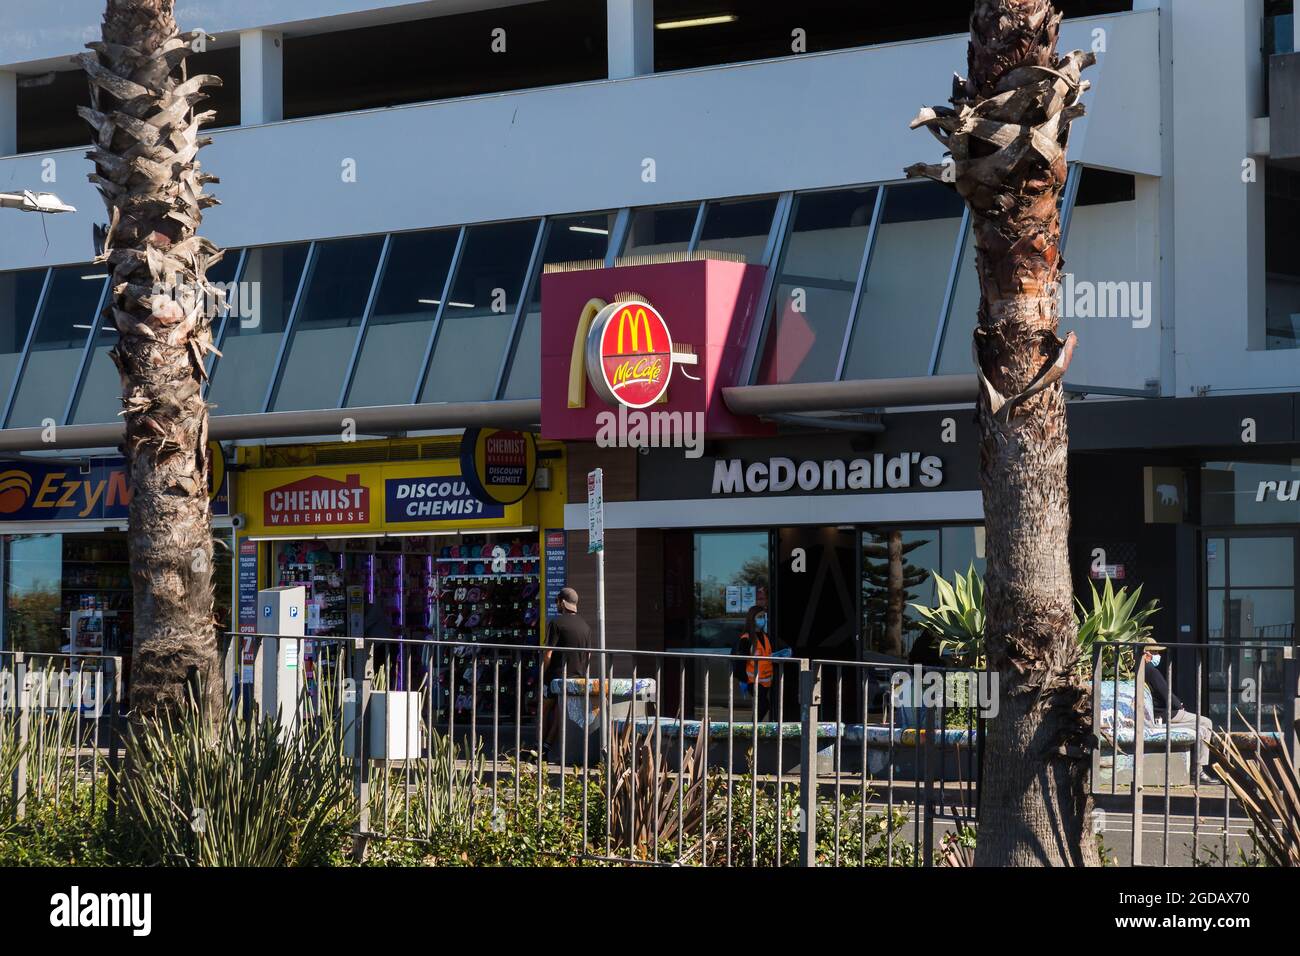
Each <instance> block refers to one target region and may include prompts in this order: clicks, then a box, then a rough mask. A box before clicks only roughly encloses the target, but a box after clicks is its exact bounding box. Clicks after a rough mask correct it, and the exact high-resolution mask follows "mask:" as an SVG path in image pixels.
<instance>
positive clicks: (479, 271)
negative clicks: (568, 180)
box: [420, 220, 537, 402]
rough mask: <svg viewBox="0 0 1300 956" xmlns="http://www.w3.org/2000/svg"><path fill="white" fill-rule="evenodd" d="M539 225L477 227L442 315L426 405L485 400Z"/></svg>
mask: <svg viewBox="0 0 1300 956" xmlns="http://www.w3.org/2000/svg"><path fill="white" fill-rule="evenodd" d="M536 240H537V221H536V220H532V221H526V222H502V223H493V224H491V225H485V226H474V227H473V228H471V229H470V230H469V233H468V235H467V236H466V237H465V251H464V253H463V254H462V257H461V262H460V266H459V268H457V270H456V277H455V279H453V280H452V290H451V297H450V298H449V299H448V301H447V308H445V309H444V310H443V312H442V326H441V328H440V329H439V330H438V342H437V345H436V346H435V350H434V355H433V362H432V363H431V365H430V368H429V377H428V378H427V379H425V382H424V388H423V389H422V390H421V392H420V401H421V402H485V401H490V400H492V399H493V398H495V397H496V394H495V390H496V379H497V373H498V372H499V371H500V368H501V357H502V355H503V354H504V352H505V348H506V344H507V342H508V341H509V339H510V327H511V325H512V324H513V323H514V314H515V307H516V306H517V305H518V303H519V294H520V290H521V289H522V287H523V284H524V273H525V272H527V271H528V259H529V257H530V256H531V255H532V252H533V244H534V243H535V242H536Z"/></svg>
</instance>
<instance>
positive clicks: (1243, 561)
mask: <svg viewBox="0 0 1300 956" xmlns="http://www.w3.org/2000/svg"><path fill="white" fill-rule="evenodd" d="M1298 549H1300V535H1297V534H1296V532H1295V531H1293V530H1290V529H1277V530H1267V529H1251V530H1249V531H1243V530H1237V531H1207V532H1206V533H1205V535H1204V546H1203V552H1202V553H1203V558H1204V580H1205V622H1206V640H1207V642H1208V644H1209V645H1210V648H1211V650H1210V652H1209V657H1208V664H1207V668H1206V669H1207V671H1208V673H1207V674H1206V678H1205V681H1206V683H1205V690H1206V691H1207V692H1208V698H1207V701H1208V705H1209V706H1208V711H1209V714H1210V716H1211V717H1212V718H1213V719H1214V721H1215V723H1216V724H1219V725H1224V724H1225V723H1226V722H1227V718H1228V716H1229V707H1231V712H1232V727H1233V729H1244V726H1245V723H1244V722H1246V721H1248V722H1249V723H1251V724H1255V723H1256V722H1257V721H1258V720H1261V719H1262V721H1263V722H1264V723H1265V724H1267V725H1268V727H1267V728H1266V729H1271V725H1272V715H1273V714H1274V713H1277V714H1279V715H1280V711H1279V710H1278V708H1279V706H1280V704H1281V695H1282V668H1283V658H1282V648H1284V647H1290V646H1292V645H1293V644H1294V643H1295V620H1296V568H1297V567H1300V550H1298ZM1242 645H1248V646H1245V647H1243V646H1242ZM1260 645H1263V646H1262V647H1261V646H1260ZM1188 706H1189V707H1190V706H1191V703H1190V702H1189V703H1188Z"/></svg>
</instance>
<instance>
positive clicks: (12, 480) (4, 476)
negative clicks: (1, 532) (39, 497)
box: [0, 471, 32, 515]
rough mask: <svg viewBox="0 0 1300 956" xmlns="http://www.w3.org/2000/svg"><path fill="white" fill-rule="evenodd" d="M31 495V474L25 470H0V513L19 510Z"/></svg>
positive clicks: (10, 512)
mask: <svg viewBox="0 0 1300 956" xmlns="http://www.w3.org/2000/svg"><path fill="white" fill-rule="evenodd" d="M31 496H32V476H31V475H29V474H27V472H25V471H0V514H4V515H9V514H13V513H14V512H15V511H18V510H20V509H21V508H22V507H23V505H25V504H27V499H28V498H30V497H31Z"/></svg>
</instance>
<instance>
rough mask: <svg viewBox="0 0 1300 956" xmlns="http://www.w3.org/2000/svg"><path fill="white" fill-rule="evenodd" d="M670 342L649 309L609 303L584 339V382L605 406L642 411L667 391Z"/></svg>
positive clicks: (635, 304) (637, 301) (638, 302)
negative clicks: (585, 372) (604, 402)
mask: <svg viewBox="0 0 1300 956" xmlns="http://www.w3.org/2000/svg"><path fill="white" fill-rule="evenodd" d="M672 374H673V339H672V336H671V335H670V334H669V332H668V323H667V322H665V321H664V317H663V316H662V315H660V314H659V310H657V309H656V308H655V307H654V306H652V305H651V304H650V303H648V302H644V301H642V300H640V299H631V300H628V301H624V302H611V303H610V304H609V305H607V306H605V307H604V308H603V309H601V310H600V311H599V312H598V313H597V314H596V317H595V318H594V319H593V320H592V323H591V329H590V331H589V332H588V333H587V378H588V379H589V380H590V382H591V386H592V388H594V389H595V390H596V394H598V395H599V396H600V397H601V398H603V399H604V400H605V401H607V402H609V403H610V404H611V405H615V404H619V405H626V406H627V407H628V408H646V407H647V406H650V405H653V404H655V402H658V401H659V400H660V399H661V398H663V396H664V393H665V392H667V391H668V382H669V379H671V378H672Z"/></svg>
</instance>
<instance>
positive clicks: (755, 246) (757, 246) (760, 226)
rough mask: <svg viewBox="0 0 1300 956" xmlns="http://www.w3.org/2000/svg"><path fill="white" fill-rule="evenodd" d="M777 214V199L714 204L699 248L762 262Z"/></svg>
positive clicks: (735, 200)
mask: <svg viewBox="0 0 1300 956" xmlns="http://www.w3.org/2000/svg"><path fill="white" fill-rule="evenodd" d="M775 213H776V197H775V196H766V197H763V198H760V199H727V200H720V201H717V202H711V203H709V205H708V207H707V208H706V209H705V210H704V226H703V228H702V229H701V230H700V245H699V248H701V249H709V250H713V251H717V252H736V253H739V254H740V255H742V256H744V257H745V261H746V262H760V261H761V260H762V258H763V248H764V247H765V246H766V245H767V237H768V233H770V232H771V231H772V216H773V215H775Z"/></svg>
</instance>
